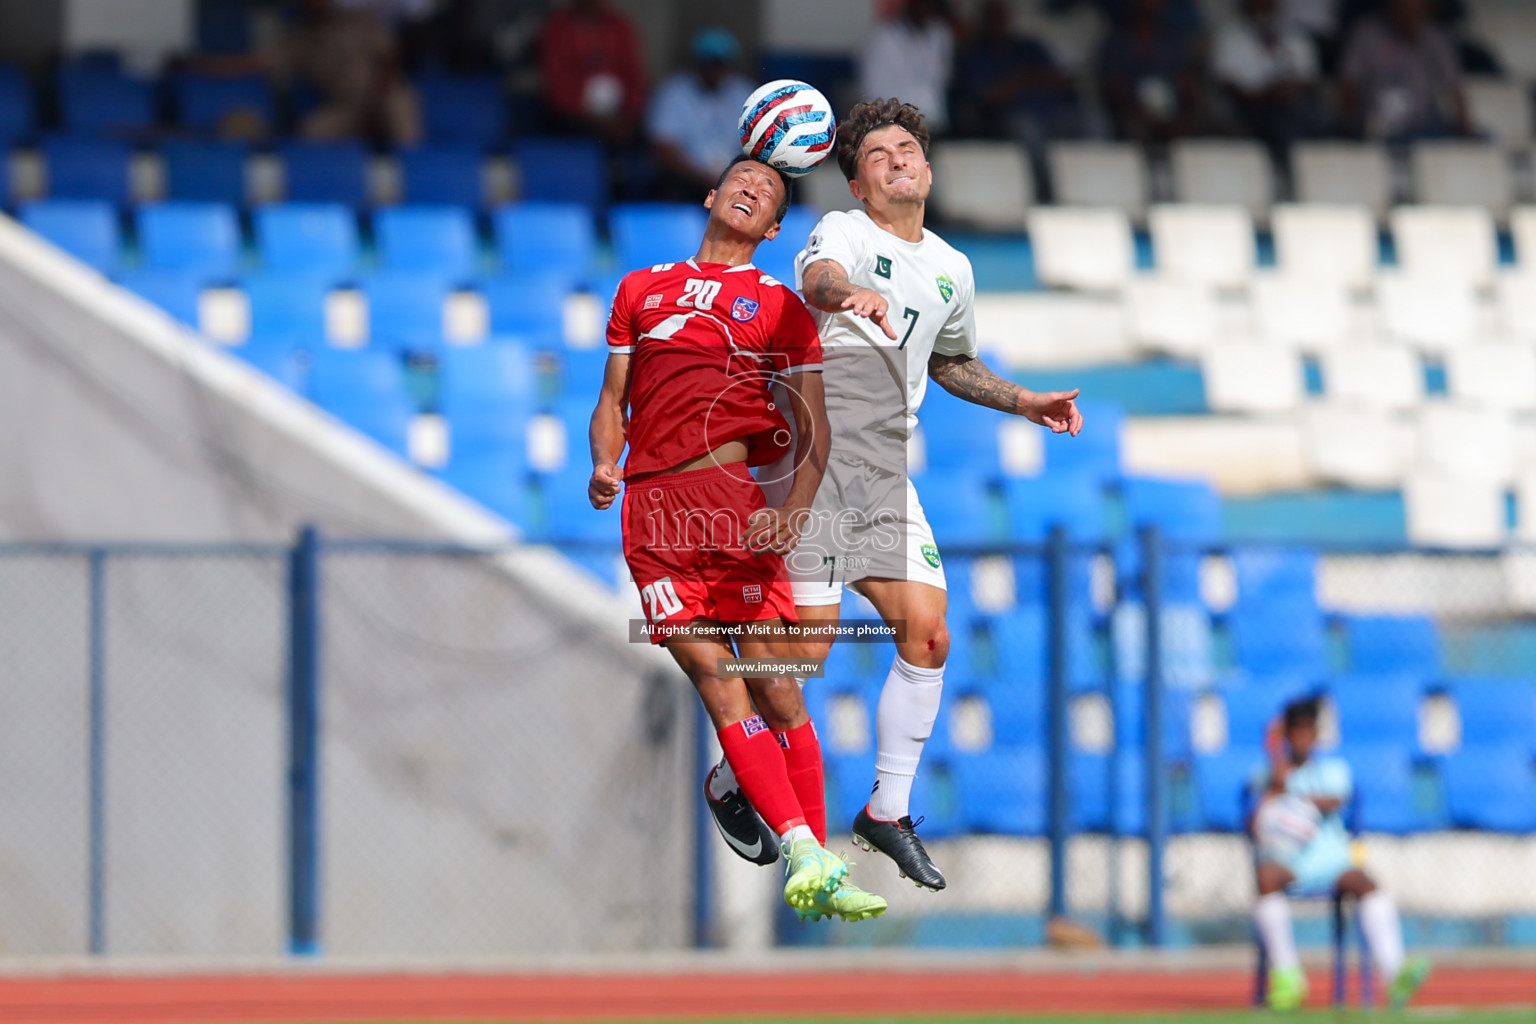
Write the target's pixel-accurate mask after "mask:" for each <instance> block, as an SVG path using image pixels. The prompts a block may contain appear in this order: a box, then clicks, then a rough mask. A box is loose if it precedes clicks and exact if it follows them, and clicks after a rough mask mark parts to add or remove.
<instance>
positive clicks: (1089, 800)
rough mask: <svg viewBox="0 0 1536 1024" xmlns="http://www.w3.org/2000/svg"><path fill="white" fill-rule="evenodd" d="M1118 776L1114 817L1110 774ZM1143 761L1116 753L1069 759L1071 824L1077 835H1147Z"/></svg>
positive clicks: (1077, 754)
mask: <svg viewBox="0 0 1536 1024" xmlns="http://www.w3.org/2000/svg"><path fill="white" fill-rule="evenodd" d="M1111 765H1113V770H1114V772H1115V779H1114V785H1115V790H1116V791H1115V793H1114V795H1113V806H1114V813H1113V815H1111V813H1110V807H1111V794H1110V771H1111V770H1112V769H1111ZM1142 769H1143V764H1142V758H1141V757H1139V756H1137V755H1136V754H1134V753H1127V752H1122V751H1116V752H1112V753H1109V754H1089V753H1084V752H1083V751H1077V750H1075V751H1072V752H1071V753H1070V754H1069V755H1068V757H1067V793H1068V820H1069V821H1070V822H1071V825H1072V828H1073V829H1074V830H1075V831H1084V832H1111V831H1112V832H1113V833H1114V834H1116V835H1132V836H1133V835H1140V834H1142V833H1143V832H1145V831H1146V827H1147V825H1146V822H1147V817H1146V812H1147V797H1146V774H1145V773H1144V772H1143V770H1142Z"/></svg>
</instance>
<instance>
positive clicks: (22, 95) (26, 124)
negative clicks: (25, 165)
mask: <svg viewBox="0 0 1536 1024" xmlns="http://www.w3.org/2000/svg"><path fill="white" fill-rule="evenodd" d="M36 125H37V118H36V113H35V111H34V110H33V106H32V84H31V83H30V82H28V81H27V78H26V76H25V75H23V74H22V73H21V72H20V71H18V70H16V69H15V68H13V67H5V66H0V147H4V148H5V149H10V148H11V147H13V146H15V145H17V144H18V143H21V142H25V141H26V140H28V139H30V138H31V137H32V132H33V130H34V129H35V128H36Z"/></svg>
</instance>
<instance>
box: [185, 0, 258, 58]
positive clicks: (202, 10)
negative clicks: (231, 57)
mask: <svg viewBox="0 0 1536 1024" xmlns="http://www.w3.org/2000/svg"><path fill="white" fill-rule="evenodd" d="M196 7H197V27H196V30H197V52H198V53H203V54H244V53H250V52H251V51H252V50H253V49H255V43H254V38H253V34H252V31H251V9H250V7H249V5H247V4H246V3H245V0H202V2H200V3H198V4H197V5H196Z"/></svg>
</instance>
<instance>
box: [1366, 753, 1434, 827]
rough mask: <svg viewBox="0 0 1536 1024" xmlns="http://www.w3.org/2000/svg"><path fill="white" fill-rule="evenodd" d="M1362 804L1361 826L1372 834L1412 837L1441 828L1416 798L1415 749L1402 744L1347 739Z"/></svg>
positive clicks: (1427, 809)
mask: <svg viewBox="0 0 1536 1024" xmlns="http://www.w3.org/2000/svg"><path fill="white" fill-rule="evenodd" d="M1343 754H1344V760H1345V761H1347V762H1348V763H1349V767H1350V775H1351V776H1352V780H1353V782H1354V790H1355V797H1354V798H1355V800H1356V801H1358V802H1359V812H1358V816H1357V822H1358V825H1359V827H1360V828H1362V829H1364V830H1366V831H1369V832H1386V833H1389V834H1392V835H1409V834H1411V833H1414V832H1423V831H1428V830H1431V829H1435V828H1438V827H1440V826H1441V825H1442V824H1443V823H1442V822H1441V821H1439V820H1437V818H1438V815H1437V814H1436V813H1435V812H1434V811H1433V810H1432V809H1431V808H1428V807H1425V806H1421V805H1420V803H1419V801H1418V798H1417V796H1416V794H1415V788H1414V781H1413V774H1414V768H1413V764H1414V759H1413V754H1412V747H1411V746H1407V745H1403V744H1398V743H1370V744H1355V743H1353V742H1352V741H1351V739H1350V738H1349V736H1348V735H1346V736H1345V739H1344V751H1343Z"/></svg>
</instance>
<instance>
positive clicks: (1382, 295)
mask: <svg viewBox="0 0 1536 1024" xmlns="http://www.w3.org/2000/svg"><path fill="white" fill-rule="evenodd" d="M1472 288H1473V286H1472V285H1471V284H1469V283H1467V282H1465V281H1459V280H1455V279H1454V278H1447V277H1430V276H1420V275H1409V274H1402V273H1395V274H1383V275H1382V276H1381V278H1380V280H1379V281H1378V282H1377V285H1376V306H1377V313H1378V316H1379V322H1380V324H1381V326H1382V328H1383V329H1384V330H1385V331H1386V333H1387V334H1389V335H1390V336H1391V337H1393V338H1396V339H1397V340H1398V341H1401V342H1404V343H1406V344H1409V345H1413V346H1414V347H1416V348H1418V349H1421V350H1422V351H1425V352H1435V353H1439V352H1445V351H1447V350H1449V349H1452V348H1456V347H1457V346H1460V345H1465V344H1466V343H1467V342H1469V341H1471V340H1472V339H1473V338H1474V337H1475V336H1476V333H1477V322H1478V309H1477V297H1476V296H1475V295H1474V294H1473V290H1472Z"/></svg>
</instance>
